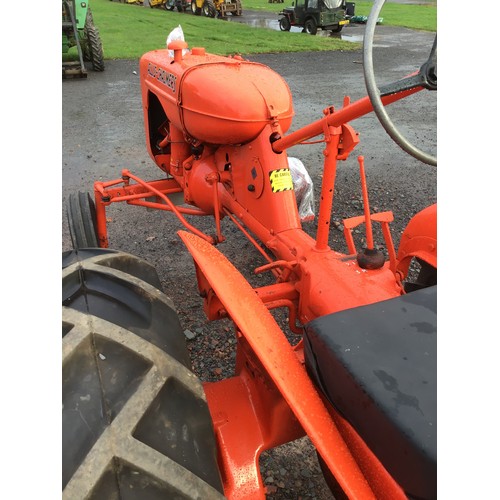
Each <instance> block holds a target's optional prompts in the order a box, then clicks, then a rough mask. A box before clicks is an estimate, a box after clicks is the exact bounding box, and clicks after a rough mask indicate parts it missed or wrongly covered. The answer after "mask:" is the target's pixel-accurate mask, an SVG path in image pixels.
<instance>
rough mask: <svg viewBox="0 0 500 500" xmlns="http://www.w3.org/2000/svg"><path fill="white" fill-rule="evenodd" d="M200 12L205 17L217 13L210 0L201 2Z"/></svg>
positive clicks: (213, 15)
mask: <svg viewBox="0 0 500 500" xmlns="http://www.w3.org/2000/svg"><path fill="white" fill-rule="evenodd" d="M201 13H202V14H203V15H204V16H205V17H215V16H216V15H217V9H216V8H215V5H214V3H213V1H212V0H205V1H204V2H203V7H202V8H201Z"/></svg>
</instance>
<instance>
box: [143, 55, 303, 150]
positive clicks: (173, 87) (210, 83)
mask: <svg viewBox="0 0 500 500" xmlns="http://www.w3.org/2000/svg"><path fill="white" fill-rule="evenodd" d="M177 59H178V60H175V58H172V57H170V55H169V51H168V50H161V51H154V52H152V53H148V54H145V55H144V56H143V58H142V59H141V83H142V86H143V102H145V103H147V102H148V101H147V95H145V94H146V93H147V92H149V91H150V92H153V93H154V94H155V95H156V97H158V99H159V101H160V103H161V105H162V107H163V109H164V111H165V113H166V115H167V118H168V120H169V121H170V122H171V123H172V124H173V125H175V126H176V127H178V128H179V129H180V130H182V131H183V132H184V134H185V135H187V136H189V137H191V138H193V139H196V140H198V141H201V142H204V143H209V144H233V145H236V144H243V143H246V142H250V141H252V140H254V139H255V138H256V137H257V136H258V135H259V133H260V132H261V131H262V130H263V128H264V127H265V126H266V125H267V124H273V123H274V122H276V121H278V122H279V124H280V127H281V130H282V132H283V133H285V132H286V131H287V130H288V129H289V128H290V125H291V123H292V118H293V115H294V112H293V105H292V96H291V93H290V89H289V88H288V85H287V84H286V82H285V81H284V80H283V78H282V77H281V76H280V75H278V74H277V73H275V72H274V71H273V70H271V69H270V68H269V67H267V66H264V65H262V64H259V63H253V62H250V61H245V60H243V59H240V58H230V57H220V56H214V55H211V54H205V52H204V49H193V50H192V52H191V53H189V54H186V55H185V56H183V58H182V59H180V58H179V57H178V58H177ZM144 99H146V100H144Z"/></svg>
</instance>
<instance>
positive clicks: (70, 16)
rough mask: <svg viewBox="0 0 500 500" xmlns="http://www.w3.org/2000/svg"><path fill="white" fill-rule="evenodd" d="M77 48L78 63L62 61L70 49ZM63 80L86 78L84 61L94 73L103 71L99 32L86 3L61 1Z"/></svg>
mask: <svg viewBox="0 0 500 500" xmlns="http://www.w3.org/2000/svg"><path fill="white" fill-rule="evenodd" d="M75 46H76V47H77V51H78V61H64V54H68V52H69V50H70V49H71V48H72V47H75ZM62 52H63V78H68V77H75V76H76V77H86V76H87V71H86V68H85V63H84V61H90V63H91V65H92V69H93V70H94V71H104V54H103V49H102V42H101V37H100V35H99V30H98V29H97V28H96V26H95V24H94V19H93V17H92V12H91V10H90V6H89V3H88V1H81V0H63V1H62Z"/></svg>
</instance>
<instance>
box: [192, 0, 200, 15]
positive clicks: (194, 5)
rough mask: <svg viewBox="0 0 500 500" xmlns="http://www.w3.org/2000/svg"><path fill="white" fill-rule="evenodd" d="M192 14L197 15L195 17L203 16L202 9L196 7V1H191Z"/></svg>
mask: <svg viewBox="0 0 500 500" xmlns="http://www.w3.org/2000/svg"><path fill="white" fill-rule="evenodd" d="M191 12H192V13H193V14H194V15H195V16H199V15H200V14H201V9H199V8H198V7H197V6H196V0H191Z"/></svg>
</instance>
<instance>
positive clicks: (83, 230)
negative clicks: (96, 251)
mask: <svg viewBox="0 0 500 500" xmlns="http://www.w3.org/2000/svg"><path fill="white" fill-rule="evenodd" d="M67 219H68V226H69V234H70V236H71V242H72V244H73V248H75V249H78V248H89V247H98V246H99V240H98V238H97V219H96V210H95V204H94V200H93V199H92V198H91V197H90V194H88V193H83V192H81V191H79V192H77V193H70V195H69V197H68V204H67Z"/></svg>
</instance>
